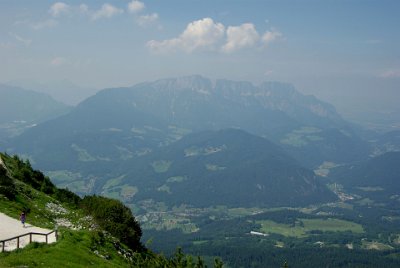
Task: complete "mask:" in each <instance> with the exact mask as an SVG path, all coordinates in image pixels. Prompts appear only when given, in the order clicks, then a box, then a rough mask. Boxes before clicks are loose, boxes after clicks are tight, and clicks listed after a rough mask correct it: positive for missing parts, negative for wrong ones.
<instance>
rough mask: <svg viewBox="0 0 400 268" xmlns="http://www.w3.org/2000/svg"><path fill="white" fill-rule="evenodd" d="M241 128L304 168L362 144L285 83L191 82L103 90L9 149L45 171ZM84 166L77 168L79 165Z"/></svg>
mask: <svg viewBox="0 0 400 268" xmlns="http://www.w3.org/2000/svg"><path fill="white" fill-rule="evenodd" d="M224 128H240V129H243V130H245V131H248V132H250V133H252V134H255V135H258V136H262V137H266V138H268V139H270V140H272V141H273V142H275V143H277V144H280V146H282V147H284V149H285V150H286V151H287V152H289V153H290V154H291V155H293V156H294V157H295V158H296V159H297V160H298V161H300V162H301V163H302V164H303V165H306V166H307V167H309V168H313V167H315V166H318V165H319V164H321V163H322V162H323V161H332V162H338V163H341V162H349V161H354V160H358V159H360V158H363V157H364V156H365V155H366V154H367V147H368V146H367V144H366V143H365V142H363V141H362V139H361V138H360V137H358V136H357V134H355V132H354V131H353V129H352V126H351V125H350V124H349V123H347V122H346V121H345V120H344V119H342V118H341V117H340V115H339V114H337V112H336V111H335V109H334V107H333V106H332V105H330V104H327V103H324V102H322V101H319V100H318V99H316V98H315V97H313V96H305V95H302V94H300V93H299V92H297V91H296V90H295V89H294V88H293V86H291V85H289V84H285V83H278V82H266V83H263V84H261V85H260V86H254V85H253V84H251V83H249V82H235V81H227V80H217V81H215V82H213V81H211V80H209V79H207V78H204V77H201V76H190V77H182V78H173V79H163V80H158V81H155V82H146V83H141V84H138V85H135V86H133V87H130V88H113V89H105V90H102V91H100V92H99V93H97V94H96V95H94V96H92V97H89V98H88V99H86V100H85V101H83V102H81V103H80V104H79V105H78V106H77V107H75V108H74V109H73V110H72V111H71V112H70V113H69V114H67V115H65V116H62V117H59V118H56V119H54V120H51V121H47V122H45V123H44V124H41V125H39V126H37V127H35V128H34V129H31V130H29V131H26V132H25V133H23V134H22V135H21V136H19V137H17V138H16V139H15V140H13V141H11V142H10V143H9V145H8V146H7V147H8V149H10V150H12V151H14V152H19V153H24V154H26V155H29V156H30V157H31V158H32V159H33V160H34V161H35V162H36V163H38V165H39V167H40V168H44V169H46V170H48V169H49V168H51V167H52V168H56V169H71V168H78V167H79V168H81V167H82V166H85V165H87V164H88V165H90V164H92V162H95V161H100V163H101V164H102V165H103V164H104V165H107V163H106V162H113V161H120V160H121V159H126V158H130V157H133V156H134V155H141V154H142V153H143V152H150V151H152V150H154V149H155V148H157V147H159V146H163V145H167V144H170V143H171V142H174V141H176V140H178V139H180V138H181V137H182V136H184V135H185V134H187V133H190V132H197V131H203V130H219V129H224ZM82 162H83V163H82Z"/></svg>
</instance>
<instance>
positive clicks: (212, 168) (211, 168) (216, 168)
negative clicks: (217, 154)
mask: <svg viewBox="0 0 400 268" xmlns="http://www.w3.org/2000/svg"><path fill="white" fill-rule="evenodd" d="M206 169H207V170H209V171H218V170H224V169H226V167H220V166H218V165H212V164H206Z"/></svg>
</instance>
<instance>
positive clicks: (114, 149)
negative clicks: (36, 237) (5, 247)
mask: <svg viewBox="0 0 400 268" xmlns="http://www.w3.org/2000/svg"><path fill="white" fill-rule="evenodd" d="M399 8H400V5H399V3H397V2H396V1H386V0H385V1H367V2H365V3H362V4H361V3H359V2H358V1H328V2H326V3H324V4H323V3H319V2H309V1H298V2H287V1H264V2H263V1H250V2H248V1H246V2H245V1H234V2H232V1H215V2H209V1H204V2H203V1H202V2H201V3H200V1H190V3H189V2H187V1H148V2H145V1H143V2H142V1H137V0H133V1H122V0H121V1H111V2H110V3H102V4H100V3H99V2H97V1H87V2H86V3H83V2H82V3H80V2H79V1H70V2H54V3H53V2H49V3H44V2H40V3H37V4H33V3H30V2H24V3H22V2H17V3H15V2H13V1H3V2H2V3H1V4H0V10H1V11H0V13H1V14H2V16H1V19H0V21H1V23H0V25H2V26H0V31H2V32H3V33H5V34H4V35H3V36H2V37H0V59H1V62H2V63H1V64H0V82H1V83H0V151H1V152H3V153H4V155H3V158H4V159H5V160H4V163H5V164H3V165H4V170H6V171H7V170H11V167H12V168H13V169H14V168H16V167H19V168H21V167H22V166H23V165H26V166H27V167H29V169H31V168H32V167H33V168H34V169H39V170H41V171H42V172H43V173H44V174H45V175H46V176H47V177H48V181H47V179H45V177H44V178H42V180H43V182H41V183H42V184H43V186H41V187H36V188H38V189H37V190H40V191H43V192H44V193H45V194H55V193H58V191H61V190H54V189H55V188H54V189H53V188H52V187H54V185H55V186H57V187H59V188H62V189H68V191H72V192H73V193H75V194H77V195H79V196H80V197H82V200H83V201H79V202H82V206H83V207H84V209H86V212H87V211H88V209H89V208H88V207H90V205H88V203H87V202H89V203H90V200H92V201H93V202H94V203H93V204H97V203H96V202H100V201H99V200H102V199H101V198H100V199H96V198H97V197H93V199H90V198H91V197H84V196H91V195H99V196H104V197H107V198H111V199H117V200H119V201H121V202H122V203H123V204H124V205H125V206H126V207H127V210H129V209H130V211H131V212H132V213H133V216H132V217H133V218H130V217H131V216H129V221H130V222H131V221H136V220H137V221H138V224H140V227H139V225H138V226H136V223H135V230H136V231H135V232H139V231H138V230H140V228H141V229H142V230H143V237H142V239H141V242H139V240H140V236H141V233H140V235H139V236H135V239H136V240H135V241H134V242H132V241H131V242H130V240H129V239H128V238H125V240H124V239H122V240H121V241H122V243H125V244H126V245H128V247H130V248H131V249H132V250H134V251H135V250H137V251H138V252H139V251H140V250H144V249H145V248H148V249H149V250H153V251H154V252H157V253H163V254H165V255H166V256H176V255H173V253H174V252H175V250H176V248H177V246H180V247H182V248H183V251H184V252H185V253H187V254H190V255H193V256H202V257H203V258H204V260H205V262H206V263H207V264H208V265H210V264H212V261H213V260H214V258H218V260H219V259H220V260H222V262H223V263H224V267H225V265H226V267H280V266H282V265H283V264H284V263H285V262H287V263H288V264H289V267H310V266H311V267H317V266H330V267H349V266H352V265H353V266H355V267H377V266H380V267H396V266H398V265H399V260H400V229H399V222H400V212H399V208H400V172H399V171H400V170H399V167H400V108H399V105H398V100H399V99H400V98H399V97H400V94H399V92H400V91H399V90H400V89H399V86H400V71H399V70H400V66H399V65H398V64H399V62H398V58H399V55H400V54H399V52H400V51H399V47H400V39H399V38H400V37H399V36H398V35H397V34H396V33H397V32H396V31H397V27H396V26H395V25H398V24H399V23H400V21H399V18H398V16H397V15H398V14H397V12H396V11H398V10H399ZM178 10H179V12H178ZM294 10H296V12H293V11H294ZM339 18H340V19H339ZM9 155H18V157H20V158H21V159H24V160H22V161H20V160H18V157H14V158H12V157H10V158H9ZM16 163H19V164H16ZM7 165H11V166H7ZM23 170H25V172H27V173H26V174H28V173H29V174H36V173H35V171H29V172H28V171H26V168H25V169H23ZM6 171H5V173H4V178H6V177H7V178H9V179H11V180H12V179H14V180H15V181H17V180H22V181H24V180H23V178H22V177H24V176H22V177H18V176H17V175H18V174H20V173H21V174H24V173H23V172H22V171H21V172H18V171H15V172H14V171H13V172H11V171H7V172H6ZM32 172H33V173H32ZM29 174H28V175H29ZM0 175H1V174H0ZM28 175H27V176H28ZM36 175H37V174H36ZM36 175H35V176H36ZM2 176H3V175H2ZM12 176H14V177H12ZM39 177H40V176H39ZM35 178H36V177H35ZM40 178H41V177H40ZM9 179H7V181H8V180H9ZM4 181H5V180H4ZM50 181H51V182H52V183H54V185H51V187H50V186H48V185H47V184H49V183H50ZM7 183H8V182H7ZM24 183H28V181H27V180H25V181H24ZM30 183H31V182H30ZM36 184H38V183H36ZM45 184H46V185H45ZM7 185H8V184H7ZM16 185H20V183H19V182H17V183H16ZM38 185H39V184H38ZM49 185H50V184H49ZM0 186H1V183H0ZM7 187H9V186H7ZM18 187H19V186H18ZM18 187H17V189H20V188H18ZM21 187H22V186H21ZM23 187H25V186H23ZM34 187H35V186H34ZM46 187H50V188H51V189H53V190H52V191H53V192H51V191H50V190H48V191H50V192H51V193H50V192H46V190H43V189H47V188H46ZM7 189H8V188H7ZM21 189H22V188H21ZM18 191H19V190H18ZM18 191H17V192H18ZM68 191H67V192H68ZM2 194H3V193H2V192H1V191H0V197H1V198H2ZM4 196H5V198H6V197H7V196H6V195H4ZM72 196H73V195H72V193H71V195H69V198H71V199H74V198H75V199H74V200H75V201H74V202H76V203H75V206H78V205H77V204H78V203H79V202H78V201H76V200H78V199H79V197H73V198H72ZM24 198H25V197H24ZM2 200H3V199H0V202H2ZM4 200H6V199H4ZM79 200H80V199H79ZM88 200H89V201H88ZM4 202H5V201H4ZM85 202H86V203H85ZM101 202H103V201H101ZM104 202H108V201H104ZM110 202H111V201H110ZM4 204H6V203H4ZM117 204H119V203H117ZM60 205H63V204H61V203H60ZM64 205H65V204H64ZM93 206H94V205H93ZM117 206H119V205H117ZM6 207H7V206H6V205H4V206H1V205H0V209H3V210H6V209H5V208H6ZM78 207H79V206H78ZM91 209H93V208H91ZM89 210H90V209H89ZM0 211H1V212H3V211H2V210H0ZM79 213H83V212H79ZM91 213H92V212H91ZM124 213H125V212H124ZM124 215H127V214H124ZM105 219H107V215H106V214H104V215H103V214H102V216H101V217H99V218H98V219H96V220H98V221H99V222H98V223H99V225H101V224H103V223H104V222H103V220H105ZM107 228H108V227H107ZM138 228H139V229H138ZM108 231H110V229H108ZM114 231H115V230H114ZM68 232H69V231H68ZM140 232H141V231H140ZM111 233H112V231H111ZM117 233H118V232H117ZM117 237H118V235H117ZM96 239H97V238H96ZM146 241H147V242H148V243H147V242H146ZM150 241H151V242H150ZM139 244H140V246H139ZM142 244H143V245H142ZM238 245H240V246H238ZM142 246H143V247H142ZM0 254H1V253H0ZM172 258H174V257H172ZM199 260H200V259H199ZM0 261H1V255H0ZM171 263H173V261H171ZM0 264H1V262H0ZM131 264H132V263H131ZM110 265H111V263H110ZM214 265H215V267H220V266H218V265H219V262H217V261H216V263H214ZM168 267H169V266H168ZM172 267H173V266H172ZM187 267H192V266H190V265H189V264H187Z"/></svg>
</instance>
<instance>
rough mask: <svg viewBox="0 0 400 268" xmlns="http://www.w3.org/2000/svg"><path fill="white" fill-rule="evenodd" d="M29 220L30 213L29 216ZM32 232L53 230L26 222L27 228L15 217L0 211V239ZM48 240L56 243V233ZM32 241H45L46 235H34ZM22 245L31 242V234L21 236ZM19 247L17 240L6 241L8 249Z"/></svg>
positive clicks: (0, 245) (6, 248)
mask: <svg viewBox="0 0 400 268" xmlns="http://www.w3.org/2000/svg"><path fill="white" fill-rule="evenodd" d="M27 220H28V222H29V215H28V217H27ZM30 232H35V233H43V234H45V233H49V232H51V230H49V229H44V228H39V227H36V226H33V225H31V224H29V223H25V228H24V227H23V226H22V223H21V222H20V221H18V220H16V219H14V218H11V217H9V216H7V215H5V214H3V213H1V212H0V241H1V240H4V239H8V238H12V237H15V236H19V235H22V234H26V233H30ZM48 239H49V240H48V242H49V243H54V242H56V237H55V234H54V233H53V234H51V235H49V237H48ZM32 241H35V242H45V241H46V237H45V236H41V235H40V236H39V235H33V236H32ZM19 243H20V244H19V245H20V247H24V246H26V245H27V244H28V243H29V235H27V236H25V237H22V238H20V242H19ZM1 247H2V244H1V243H0V252H1V250H2V248H1ZM16 247H17V240H16V239H15V240H12V241H8V242H6V243H5V250H6V251H11V250H14V249H16Z"/></svg>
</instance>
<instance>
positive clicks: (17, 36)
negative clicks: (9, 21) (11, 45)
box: [9, 33, 32, 46]
mask: <svg viewBox="0 0 400 268" xmlns="http://www.w3.org/2000/svg"><path fill="white" fill-rule="evenodd" d="M9 34H10V35H11V36H12V37H14V38H15V39H16V40H17V41H19V42H21V43H23V44H24V45H25V46H30V44H31V43H32V40H31V39H26V38H23V37H21V36H19V35H17V34H15V33H9Z"/></svg>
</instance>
